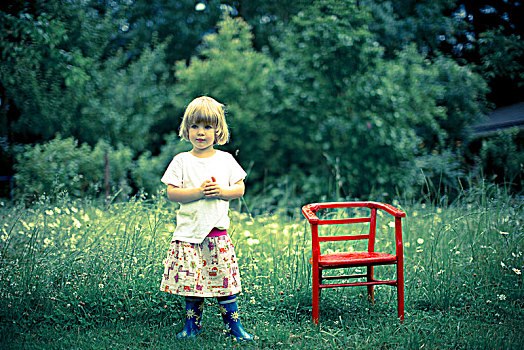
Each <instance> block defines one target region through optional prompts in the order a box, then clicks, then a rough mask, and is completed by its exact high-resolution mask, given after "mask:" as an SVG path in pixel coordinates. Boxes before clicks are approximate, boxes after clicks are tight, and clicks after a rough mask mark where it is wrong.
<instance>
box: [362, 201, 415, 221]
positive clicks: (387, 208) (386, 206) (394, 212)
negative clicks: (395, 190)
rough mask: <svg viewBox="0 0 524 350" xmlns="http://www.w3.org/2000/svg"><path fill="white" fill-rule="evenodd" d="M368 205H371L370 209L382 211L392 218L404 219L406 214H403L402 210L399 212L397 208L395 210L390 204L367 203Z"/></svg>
mask: <svg viewBox="0 0 524 350" xmlns="http://www.w3.org/2000/svg"><path fill="white" fill-rule="evenodd" d="M369 203H370V204H371V205H372V207H374V208H377V209H382V210H384V211H385V212H387V213H388V214H391V215H393V216H394V217H397V218H404V217H406V213H405V212H403V211H402V210H400V209H398V208H395V207H394V206H392V205H391V204H386V203H378V202H369Z"/></svg>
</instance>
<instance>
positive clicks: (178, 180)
mask: <svg viewBox="0 0 524 350" xmlns="http://www.w3.org/2000/svg"><path fill="white" fill-rule="evenodd" d="M160 181H162V182H163V183H165V184H166V185H173V186H176V187H182V186H183V178H182V159H181V157H177V156H175V157H174V158H173V160H172V161H171V163H169V166H168V167H167V169H166V172H165V173H164V176H162V179H161V180H160Z"/></svg>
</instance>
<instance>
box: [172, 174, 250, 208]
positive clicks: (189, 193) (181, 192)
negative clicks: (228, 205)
mask: <svg viewBox="0 0 524 350" xmlns="http://www.w3.org/2000/svg"><path fill="white" fill-rule="evenodd" d="M213 180H214V179H213ZM244 191H245V186H244V180H240V181H238V182H237V183H235V184H234V185H233V186H229V187H220V186H219V185H218V184H217V183H216V182H215V181H209V180H207V181H204V183H203V184H202V185H201V186H200V187H197V188H180V187H176V186H173V185H167V198H169V199H170V200H172V201H174V202H179V203H189V202H193V201H196V200H199V199H202V198H218V199H223V200H226V201H229V200H232V199H236V198H240V197H242V196H243V195H244Z"/></svg>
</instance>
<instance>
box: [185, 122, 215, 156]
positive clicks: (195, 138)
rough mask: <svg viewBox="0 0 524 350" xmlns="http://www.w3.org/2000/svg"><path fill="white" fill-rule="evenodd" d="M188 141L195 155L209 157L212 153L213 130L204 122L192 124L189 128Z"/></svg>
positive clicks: (213, 142)
mask: <svg viewBox="0 0 524 350" xmlns="http://www.w3.org/2000/svg"><path fill="white" fill-rule="evenodd" d="M189 141H190V142H191V144H192V145H193V151H192V152H193V153H194V154H196V155H211V154H212V153H213V151H214V149H213V145H214V144H215V128H214V127H213V126H212V125H209V124H207V123H204V122H199V123H194V124H191V125H190V126H189Z"/></svg>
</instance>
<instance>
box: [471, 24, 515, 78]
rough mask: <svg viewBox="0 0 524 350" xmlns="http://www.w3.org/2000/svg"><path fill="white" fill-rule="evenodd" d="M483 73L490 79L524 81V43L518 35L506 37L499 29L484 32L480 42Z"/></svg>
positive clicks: (500, 28) (480, 36)
mask: <svg viewBox="0 0 524 350" xmlns="http://www.w3.org/2000/svg"><path fill="white" fill-rule="evenodd" d="M478 45H479V54H480V56H481V61H482V71H483V72H484V74H485V76H486V77H487V78H488V79H492V78H495V77H498V78H509V79H510V80H516V81H520V86H522V81H523V79H524V66H523V65H522V59H523V57H524V42H523V41H522V38H521V37H520V36H518V35H515V34H511V35H505V34H504V33H503V28H502V27H499V28H496V29H491V30H488V31H486V32H483V33H481V34H480V35H479V40H478Z"/></svg>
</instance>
